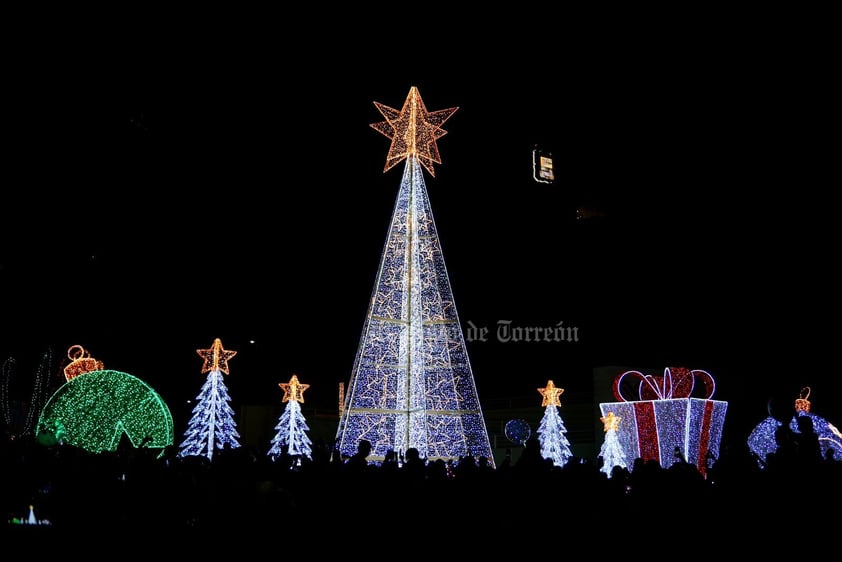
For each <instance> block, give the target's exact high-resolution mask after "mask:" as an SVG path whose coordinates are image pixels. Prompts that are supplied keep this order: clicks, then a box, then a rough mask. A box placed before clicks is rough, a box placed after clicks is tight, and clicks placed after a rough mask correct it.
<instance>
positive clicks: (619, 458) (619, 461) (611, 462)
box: [599, 412, 628, 478]
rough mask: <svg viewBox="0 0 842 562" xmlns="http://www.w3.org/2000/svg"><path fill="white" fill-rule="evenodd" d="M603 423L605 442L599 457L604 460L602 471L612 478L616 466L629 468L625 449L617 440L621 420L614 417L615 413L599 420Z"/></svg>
mask: <svg viewBox="0 0 842 562" xmlns="http://www.w3.org/2000/svg"><path fill="white" fill-rule="evenodd" d="M599 420H600V421H601V422H602V426H603V430H604V431H605V441H603V443H602V446H601V447H600V449H599V457H600V458H601V459H602V467H601V468H600V470H601V471H602V472H604V473H605V474H607V475H608V478H611V472H612V471H613V470H614V467H615V466H619V467H622V468H628V462H626V455H625V453H623V448H622V446H621V445H620V440H619V439H618V438H617V429H618V428H619V427H620V418H619V417H617V416H615V415H614V412H608V413H607V414H606V415H605V416H603V417H601V418H599Z"/></svg>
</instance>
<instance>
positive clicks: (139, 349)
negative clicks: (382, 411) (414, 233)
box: [0, 34, 842, 435]
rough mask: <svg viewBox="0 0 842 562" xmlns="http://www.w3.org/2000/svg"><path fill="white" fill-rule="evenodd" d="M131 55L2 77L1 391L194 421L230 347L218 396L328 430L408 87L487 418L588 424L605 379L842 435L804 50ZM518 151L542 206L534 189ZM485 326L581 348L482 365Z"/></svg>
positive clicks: (364, 291) (61, 55) (282, 48)
mask: <svg viewBox="0 0 842 562" xmlns="http://www.w3.org/2000/svg"><path fill="white" fill-rule="evenodd" d="M244 35H245V34H244ZM672 39H673V40H675V37H673V38H672ZM128 43H131V42H130V41H126V42H125V43H120V45H119V46H120V47H121V48H119V49H117V48H115V49H111V48H109V47H110V46H113V45H111V44H108V43H96V42H95V43H94V44H93V45H91V46H89V47H86V48H84V49H81V48H80V49H78V50H77V49H61V48H59V46H58V45H55V46H53V48H52V49H46V50H45V51H44V52H43V53H36V54H33V53H31V52H30V53H29V55H31V57H30V58H27V59H26V62H20V63H19V67H16V68H15V69H14V71H13V72H12V76H13V77H14V78H15V79H14V80H11V81H9V82H8V83H9V84H10V89H11V96H12V99H13V102H12V103H10V104H8V105H7V111H6V115H5V117H6V121H7V123H6V125H5V126H4V128H5V129H6V133H7V135H8V136H9V138H12V139H13V140H14V142H13V143H12V146H11V147H9V148H8V149H7V153H6V158H5V160H6V161H7V162H8V164H7V165H6V172H7V174H6V180H5V181H4V193H5V196H4V198H3V205H2V210H3V216H2V220H0V234H2V238H1V239H0V241H2V244H0V248H2V253H0V298H2V299H3V302H4V307H3V310H2V312H0V322H2V324H0V325H2V335H3V337H2V339H0V360H3V359H5V358H7V357H14V358H15V359H16V361H17V371H16V374H15V377H14V380H13V387H14V389H15V392H21V393H22V394H23V395H25V394H26V392H27V390H26V389H27V384H28V382H27V380H26V379H27V377H28V376H31V374H32V373H33V372H34V370H35V368H36V367H37V364H38V361H39V359H40V356H41V354H42V353H43V352H44V351H45V350H46V349H48V348H50V349H52V351H53V353H54V355H55V361H54V363H55V365H56V370H57V369H58V365H59V363H60V362H61V361H63V360H64V358H65V356H66V351H67V348H68V347H70V346H71V345H74V344H79V345H82V346H84V347H85V348H87V349H88V350H90V352H91V354H92V355H93V356H94V357H96V358H98V359H100V360H102V361H103V362H104V363H105V366H106V368H110V369H115V370H120V371H125V372H129V373H131V374H134V375H136V376H138V377H140V378H141V379H143V380H145V381H146V382H148V383H149V384H150V385H151V386H152V387H153V388H155V389H156V390H158V391H159V392H160V393H161V394H162V396H163V397H164V399H165V400H167V401H168V402H172V403H179V402H183V401H186V400H188V399H191V398H193V397H194V396H195V395H196V394H197V393H198V391H199V389H200V387H201V384H202V383H203V381H204V379H205V375H203V374H201V373H200V368H201V359H200V358H199V357H198V356H197V354H196V352H195V350H196V349H199V348H208V347H210V345H211V343H212V342H213V339H214V338H216V337H219V338H221V339H222V341H223V345H224V346H225V348H227V349H232V350H237V351H238V355H237V356H236V357H235V358H233V359H232V360H231V363H230V367H231V374H230V376H228V377H227V378H226V383H227V384H228V385H229V390H230V392H231V394H232V396H233V397H234V399H235V401H236V402H238V403H240V404H274V403H276V402H278V401H279V400H280V398H281V396H282V394H281V392H280V389H278V387H277V383H279V382H286V381H288V380H289V378H290V376H291V375H292V374H293V373H296V374H298V376H299V379H300V380H301V381H302V382H304V383H308V384H310V385H311V386H310V389H309V390H308V392H307V395H306V396H305V398H306V399H307V400H308V404H310V405H316V406H321V407H323V408H327V409H330V408H335V406H336V395H337V385H338V383H339V382H340V381H345V382H347V381H348V378H349V377H350V372H351V367H352V363H353V359H354V354H355V352H356V348H357V344H358V342H359V338H360V334H361V329H362V326H363V320H364V317H365V314H366V309H367V305H368V301H369V298H370V296H371V290H372V286H373V283H374V280H375V274H376V272H377V266H378V263H379V260H380V254H381V251H382V248H383V244H384V242H385V236H386V233H387V228H388V224H389V219H390V216H391V212H392V207H393V205H394V202H395V197H396V195H397V192H398V187H399V184H400V178H401V172H402V170H403V164H400V165H398V166H396V167H395V168H393V169H391V170H389V171H388V172H386V173H384V172H383V166H384V164H385V158H386V153H387V151H388V147H389V141H388V139H386V138H385V137H383V136H381V135H380V134H378V133H377V132H376V131H375V130H373V129H372V128H370V127H369V124H370V123H373V122H376V121H380V120H382V116H381V115H380V113H378V111H377V110H376V108H375V107H374V105H373V102H374V101H378V102H381V103H384V104H386V105H388V106H391V107H395V108H400V107H401V105H402V104H403V101H404V99H405V97H406V95H407V93H408V91H409V88H410V87H411V86H416V87H418V89H419V91H420V94H421V96H422V98H423V99H424V102H425V104H426V106H427V108H428V109H429V110H431V111H434V110H437V109H444V108H449V107H457V106H458V107H459V110H458V111H457V112H456V113H455V114H454V115H453V117H452V118H451V119H450V120H449V121H447V123H446V124H445V125H444V128H445V130H447V131H448V133H447V135H445V136H444V137H443V138H442V139H440V140H439V142H438V147H439V150H440V153H441V156H442V160H443V163H442V164H441V165H439V166H437V167H436V176H435V177H434V178H433V177H430V176H429V174H427V175H425V180H426V185H427V190H428V193H429V196H430V200H431V204H432V209H433V213H434V215H435V219H436V223H437V227H438V231H439V235H440V238H441V243H442V248H443V251H444V257H445V261H446V264H447V267H448V271H449V274H450V280H451V284H452V289H453V293H454V297H455V300H456V305H457V310H458V312H459V316H460V319H461V322H462V326H463V330H466V333H467V329H468V327H469V324H468V323H469V322H470V323H471V324H472V325H474V326H480V327H483V326H484V327H488V328H489V329H490V333H489V340H490V341H487V342H480V341H471V342H468V344H467V345H468V352H469V355H470V358H471V361H472V365H473V370H474V377H475V380H476V383H477V387H478V392H479V396H480V400H481V401H486V400H487V401H489V402H488V403H497V401H498V400H501V399H506V398H510V397H527V399H526V400H527V403H529V401H528V400H529V398H531V399H533V400H534V402H535V403H536V405H537V403H538V400H540V395H539V394H538V393H537V392H536V388H537V387H539V386H544V384H545V383H546V381H547V380H548V379H553V380H554V381H555V382H556V384H557V385H558V386H562V387H564V388H566V389H567V396H569V397H570V399H571V400H580V401H584V400H589V399H590V398H589V397H590V396H591V395H592V393H593V382H592V379H591V374H592V370H593V369H594V368H595V367H599V366H606V365H618V366H624V367H629V368H638V369H647V370H650V371H651V372H652V374H660V372H661V371H662V370H663V368H664V367H666V366H686V367H690V368H698V369H705V370H708V371H709V372H711V373H712V374H713V375H714V377H715V378H716V380H717V384H718V385H719V386H718V389H717V394H716V395H715V398H719V399H722V400H729V401H731V402H732V403H733V406H732V407H731V408H730V409H729V416H730V415H732V412H733V414H734V416H736V417H737V418H738V419H739V418H742V419H743V420H747V421H748V422H752V423H753V422H754V421H757V422H759V421H760V419H762V418H763V417H764V416H765V415H766V410H767V402H768V401H769V400H770V399H772V400H774V401H777V402H778V403H785V404H786V406H789V405H790V403H791V401H794V399H795V398H796V397H797V394H798V391H799V390H800V388H801V387H802V386H804V385H809V386H811V387H812V388H813V394H812V396H811V399H812V401H813V409H814V411H815V412H817V413H819V414H823V415H826V416H827V417H828V419H830V420H831V421H834V419H835V420H842V411H840V407H839V406H838V404H837V402H836V401H837V397H838V396H839V392H840V391H842V385H840V382H839V378H840V377H839V376H838V374H837V373H836V369H835V367H834V363H833V360H834V357H833V354H832V353H831V352H832V351H833V350H835V347H836V339H837V337H836V332H837V330H836V329H835V328H833V325H834V324H833V319H835V317H836V314H835V311H836V309H838V297H837V296H836V292H835V290H832V289H835V286H836V284H837V283H835V280H834V275H833V274H832V273H831V271H832V269H833V264H832V261H833V257H834V256H835V255H836V254H837V251H836V247H835V244H833V243H832V242H831V240H833V238H834V232H835V231H836V230H837V227H836V226H835V224H834V222H835V218H836V216H835V215H836V212H835V211H834V210H831V207H830V206H829V205H827V204H826V203H824V202H823V198H816V197H814V196H813V195H811V193H813V191H814V190H815V188H816V187H818V186H824V187H826V188H827V189H829V186H830V182H829V181H828V179H827V178H826V176H825V175H824V169H825V167H827V165H828V164H829V160H828V158H829V155H830V154H829V149H827V148H826V147H825V144H824V143H825V141H826V137H827V135H828V133H827V131H828V130H830V131H834V130H838V127H836V126H831V125H832V124H838V115H831V114H830V113H828V112H829V111H830V110H829V109H828V108H829V107H830V105H831V104H830V100H834V103H835V99H837V96H836V95H835V94H833V90H832V89H831V88H830V84H831V82H830V80H829V78H828V77H827V76H826V73H825V72H824V71H823V70H822V68H823V67H822V63H821V59H820V58H818V57H816V56H807V55H810V54H815V53H814V52H813V51H811V50H810V49H808V48H806V47H803V48H802V49H801V50H798V51H786V52H785V50H782V49H781V50H771V49H769V50H765V49H761V48H759V47H758V46H757V45H755V44H745V45H744V44H742V43H741V42H736V41H735V42H730V43H728V44H727V46H725V45H722V44H721V43H720V44H718V45H717V47H716V48H712V47H711V46H710V45H709V44H708V45H705V44H699V43H694V42H692V41H689V40H688V41H687V42H686V43H682V44H680V47H681V48H672V47H675V44H668V45H665V44H663V43H659V42H657V41H642V40H641V41H640V42H639V43H631V44H620V43H619V41H618V42H617V43H612V44H610V45H607V44H602V43H600V42H599V41H597V40H596V39H593V40H592V42H590V43H587V44H582V43H578V44H572V43H571V42H570V41H561V40H560V41H559V42H558V43H554V42H553V41H551V40H550V39H549V38H544V41H543V42H542V44H541V45H534V46H530V47H528V48H519V49H518V50H517V51H509V50H507V47H506V45H505V44H494V46H492V47H491V48H487V49H484V50H478V49H464V50H459V49H457V48H456V47H452V50H451V51H450V53H449V54H450V55H451V56H449V57H444V56H443V54H444V53H445V52H447V49H446V45H438V46H437V49H438V50H436V51H435V52H432V51H429V52H425V54H426V55H427V56H423V57H421V56H419V57H418V58H417V60H416V59H413V60H408V61H401V59H399V57H397V56H396V55H395V54H394V53H390V55H389V56H388V57H385V56H383V55H382V52H381V50H379V49H381V48H382V47H377V46H376V45H374V44H372V43H368V42H367V43H359V44H350V43H349V44H346V46H348V48H341V49H335V50H331V52H330V54H329V55H325V56H316V55H315V54H311V53H310V49H309V48H304V47H302V45H300V44H296V43H294V42H292V41H291V40H288V39H278V40H275V39H271V38H263V39H261V38H253V39H252V40H251V41H245V40H244V41H237V42H231V43H226V44H225V45H224V46H222V45H217V46H216V47H206V46H204V45H202V44H199V43H195V42H190V41H186V40H185V41H183V42H181V41H171V42H170V43H168V44H167V48H163V47H162V46H161V45H155V48H152V43H153V41H152V39H149V38H146V39H145V42H138V43H132V44H131V47H130V48H124V47H125V45H126V44H128ZM349 45H350V46H349ZM786 53H789V54H786ZM793 53H794V54H793ZM536 145H537V146H539V147H541V148H542V149H544V150H547V151H550V152H551V153H552V155H553V157H554V161H555V172H556V177H557V181H556V183H555V184H554V185H546V184H539V183H536V182H535V181H533V180H532V168H531V158H532V149H533V147H535V146H536ZM577 210H578V211H579V212H583V211H584V212H587V213H589V214H592V215H596V216H593V217H591V218H585V219H578V218H577ZM831 219H834V220H831ZM501 320H507V321H511V322H512V325H515V326H523V327H525V326H533V327H542V328H543V327H552V326H555V325H557V323H558V322H563V323H564V325H565V326H570V327H576V328H578V335H579V341H578V342H541V343H538V342H522V343H513V342H506V343H504V342H499V341H496V333H495V332H496V326H497V323H498V322H499V321H501ZM828 321H829V322H830V327H829V328H828V327H825V326H826V322H828ZM562 401H563V402H564V397H563V398H562ZM781 401H782V402H781ZM834 416H835V418H834ZM186 421H187V420H186V419H176V432H177V434H178V435H180V434H181V431H183V427H184V424H186ZM836 423H837V424H838V423H842V422H840V421H836Z"/></svg>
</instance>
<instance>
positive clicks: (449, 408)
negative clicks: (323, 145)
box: [337, 87, 494, 464]
mask: <svg viewBox="0 0 842 562" xmlns="http://www.w3.org/2000/svg"><path fill="white" fill-rule="evenodd" d="M375 106H376V107H377V109H378V110H379V111H380V113H381V114H382V115H383V117H385V118H386V120H385V121H382V122H378V123H373V124H372V125H371V126H372V127H373V128H374V129H375V130H377V131H378V132H380V133H382V134H383V135H385V136H387V137H389V138H390V139H391V141H392V142H391V146H390V148H389V154H388V156H387V158H386V166H385V168H384V172H385V171H387V170H389V169H391V168H392V167H393V166H395V165H397V164H398V163H399V162H401V161H403V160H405V161H406V164H405V167H404V171H403V176H402V178H401V184H400V190H399V192H398V196H397V200H396V203H395V207H394V211H393V213H392V220H391V223H390V226H389V232H388V235H387V238H386V244H385V247H384V249H383V254H382V256H381V259H380V267H379V269H378V271H377V277H376V281H375V284H374V289H373V292H372V297H371V301H370V305H369V309H368V313H367V315H366V318H365V323H364V326H363V331H362V336H361V338H360V343H359V347H358V350H357V355H356V358H355V360H354V365H353V369H352V372H351V379H350V383H349V384H348V392H347V394H346V396H345V406H344V408H343V409H342V414H341V418H340V422H339V427H338V430H337V443H338V446H339V449H340V452H341V453H342V454H343V455H344V456H351V455H353V454H354V453H355V452H356V451H357V444H358V442H359V441H360V440H361V439H367V440H368V441H370V442H371V444H372V454H371V456H370V457H369V458H370V459H371V460H374V461H377V460H382V459H383V457H384V456H385V454H386V452H387V451H389V450H394V451H398V452H403V451H406V450H407V449H409V448H415V449H417V450H418V451H419V453H420V455H421V456H422V457H423V458H426V459H427V460H436V459H445V460H455V461H457V462H458V460H459V459H460V458H461V457H463V456H466V455H471V456H474V457H486V458H487V459H488V460H489V461H490V462H491V463H492V464H493V462H494V461H493V457H492V456H491V446H490V444H489V440H488V432H487V430H486V427H485V420H484V418H483V414H482V410H481V408H480V403H479V398H478V396H477V391H476V387H475V383H474V376H473V372H472V370H471V364H470V361H469V360H468V353H467V350H466V348H465V341H464V337H463V334H462V328H461V326H460V324H459V317H458V315H457V313H456V306H455V303H454V300H453V294H452V292H451V288H450V280H449V279H448V276H447V269H446V267H445V263H444V256H443V254H442V249H441V246H440V243H439V237H438V233H437V231H436V225H435V221H434V220H433V213H432V209H431V207H430V202H429V199H428V196H427V188H426V185H425V183H424V175H423V172H422V168H423V169H426V170H427V172H428V173H429V174H430V175H431V176H435V172H434V170H433V164H440V163H441V159H440V158H439V152H438V148H437V146H436V141H437V140H438V139H439V138H441V137H442V136H443V135H444V134H445V133H446V132H445V131H444V130H443V129H442V128H441V126H442V124H444V122H445V121H447V119H449V118H450V116H451V115H453V113H454V112H455V111H456V110H457V108H450V109H443V110H439V111H432V112H430V111H427V108H426V107H425V106H424V103H423V101H422V100H421V96H420V94H419V93H418V90H417V89H416V88H415V87H413V88H411V89H410V91H409V95H408V96H407V98H406V101H405V102H404V105H403V107H402V109H400V110H397V109H393V108H391V107H388V106H385V105H383V104H380V103H377V102H375Z"/></svg>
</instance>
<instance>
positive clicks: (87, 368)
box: [64, 345, 105, 380]
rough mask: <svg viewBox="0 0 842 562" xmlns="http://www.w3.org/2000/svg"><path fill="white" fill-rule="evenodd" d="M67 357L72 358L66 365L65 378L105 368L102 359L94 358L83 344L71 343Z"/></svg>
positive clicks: (68, 378)
mask: <svg viewBox="0 0 842 562" xmlns="http://www.w3.org/2000/svg"><path fill="white" fill-rule="evenodd" d="M67 358H68V359H70V363H68V364H67V365H66V366H65V367H64V378H65V379H67V380H70V379H72V378H75V377H78V376H79V375H82V374H84V373H90V372H91V371H101V370H103V369H105V365H103V364H102V361H99V360H97V359H94V358H93V357H91V354H90V353H89V352H88V350H86V349H85V348H84V347H82V346H81V345H71V346H70V348H69V349H68V350H67Z"/></svg>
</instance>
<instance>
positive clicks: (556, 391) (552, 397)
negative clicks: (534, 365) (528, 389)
mask: <svg viewBox="0 0 842 562" xmlns="http://www.w3.org/2000/svg"><path fill="white" fill-rule="evenodd" d="M538 392H540V393H541V396H543V397H544V400H543V401H542V402H541V407H542V408H543V407H545V406H561V400H559V398H558V397H559V396H561V393H562V392H564V389H563V388H557V387H556V385H555V383H554V382H553V381H552V380H549V381H547V386H546V387H544V388H539V389H538Z"/></svg>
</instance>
